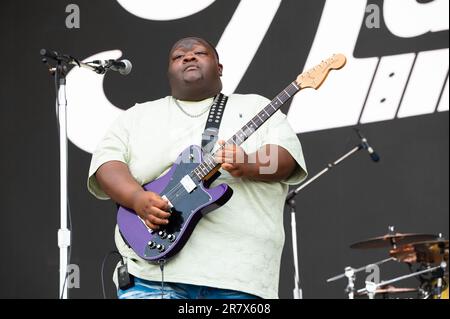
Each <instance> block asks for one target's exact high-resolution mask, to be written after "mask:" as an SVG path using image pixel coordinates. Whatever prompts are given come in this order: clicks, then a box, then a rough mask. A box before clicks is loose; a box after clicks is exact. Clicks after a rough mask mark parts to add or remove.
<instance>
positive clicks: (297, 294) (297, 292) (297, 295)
mask: <svg viewBox="0 0 450 319" xmlns="http://www.w3.org/2000/svg"><path fill="white" fill-rule="evenodd" d="M363 148H364V145H363V144H359V145H357V146H355V147H354V148H353V149H352V150H351V151H349V152H348V153H346V154H345V155H343V156H342V157H340V158H339V159H337V160H336V161H335V162H333V163H329V164H328V165H327V167H326V168H324V169H323V170H322V171H320V172H319V173H317V174H316V175H315V176H313V177H312V178H310V179H309V180H307V181H306V182H305V183H303V184H302V185H301V186H300V187H298V188H297V189H295V190H293V191H290V192H289V193H288V195H287V197H286V205H288V206H289V207H290V210H291V234H292V250H293V257H294V270H295V275H294V291H293V293H294V299H302V298H303V292H302V289H301V288H300V276H299V267H298V250H297V227H296V212H295V208H296V203H295V196H296V195H297V194H298V193H299V192H300V191H301V190H302V189H304V188H305V187H306V186H308V185H309V184H311V183H312V182H314V181H315V180H316V179H318V178H319V177H320V176H322V175H323V174H325V173H326V172H328V171H329V170H331V169H332V168H334V167H336V166H337V165H338V164H340V163H341V162H342V161H343V160H345V159H346V158H348V157H349V156H350V155H352V154H354V153H356V152H357V151H359V150H361V149H363Z"/></svg>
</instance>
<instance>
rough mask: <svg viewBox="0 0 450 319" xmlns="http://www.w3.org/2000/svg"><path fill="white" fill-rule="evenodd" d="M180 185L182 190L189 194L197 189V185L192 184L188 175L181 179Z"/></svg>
mask: <svg viewBox="0 0 450 319" xmlns="http://www.w3.org/2000/svg"><path fill="white" fill-rule="evenodd" d="M180 183H181V185H183V187H184V189H185V190H186V192H188V193H191V192H192V191H193V190H194V189H195V188H196V187H197V185H196V184H195V183H194V181H193V180H192V178H191V177H190V176H189V175H186V176H185V177H183V178H182V179H181V181H180Z"/></svg>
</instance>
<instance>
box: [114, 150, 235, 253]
mask: <svg viewBox="0 0 450 319" xmlns="http://www.w3.org/2000/svg"><path fill="white" fill-rule="evenodd" d="M203 160H204V157H203V154H202V150H201V148H200V147H199V146H195V145H194V146H190V147H188V148H186V149H185V150H184V151H183V152H182V153H181V154H180V155H179V156H178V158H177V160H176V161H175V163H174V164H173V166H172V167H171V168H170V170H169V171H168V172H167V173H166V174H164V175H163V176H161V177H160V178H158V179H156V180H154V181H152V182H150V183H148V184H145V185H144V186H143V187H144V189H145V190H147V191H151V192H154V193H157V194H159V195H160V196H161V197H164V198H167V199H168V200H169V202H170V203H171V205H173V207H172V208H171V217H170V218H169V224H167V225H165V226H163V227H161V228H160V229H159V230H158V231H152V230H151V229H150V228H148V227H147V226H146V225H145V224H144V222H143V221H142V219H140V218H139V217H138V215H137V214H136V212H134V211H133V210H131V209H128V208H125V207H122V206H121V207H119V210H118V214H117V224H118V226H119V229H120V233H121V234H122V236H123V238H124V239H125V241H126V242H127V243H128V245H129V246H130V247H131V248H132V249H133V250H134V251H135V252H136V253H137V254H138V255H139V256H140V257H141V258H143V259H145V260H148V261H152V262H157V261H159V260H161V259H168V258H170V257H172V256H173V255H175V254H176V253H177V252H178V251H180V249H181V248H182V247H183V246H184V244H186V242H187V240H188V239H189V237H190V235H191V233H192V231H193V230H194V228H195V226H196V225H197V223H198V221H199V220H200V219H201V217H203V216H204V215H205V214H207V213H209V212H211V211H212V210H214V209H216V208H218V207H220V206H222V205H223V204H225V203H226V202H227V201H228V200H229V199H230V198H231V195H232V192H233V191H232V189H231V188H230V187H229V186H228V185H226V184H220V185H218V186H216V187H213V188H208V187H207V186H208V185H209V184H211V183H212V181H213V180H214V179H215V178H217V176H216V177H215V178H214V177H212V178H210V179H208V183H205V182H204V181H203V177H204V176H206V175H205V170H206V169H207V167H208V168H210V169H212V168H213V167H214V166H217V164H216V163H214V161H213V159H212V157H211V155H208V158H207V161H205V162H203ZM202 162H203V163H202ZM200 163H202V164H200ZM206 163H209V166H207V165H206ZM216 174H218V173H216Z"/></svg>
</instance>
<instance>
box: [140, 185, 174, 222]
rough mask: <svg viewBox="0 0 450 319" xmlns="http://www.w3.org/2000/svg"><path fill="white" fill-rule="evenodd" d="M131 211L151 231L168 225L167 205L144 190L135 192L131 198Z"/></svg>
mask: <svg viewBox="0 0 450 319" xmlns="http://www.w3.org/2000/svg"><path fill="white" fill-rule="evenodd" d="M133 210H134V211H135V212H136V213H137V214H138V215H139V217H141V218H142V219H143V220H144V221H145V223H146V224H147V226H148V227H150V228H151V229H153V230H156V229H159V227H160V225H167V224H168V223H169V217H170V213H168V212H167V211H169V204H168V202H167V200H164V199H162V198H161V197H160V196H159V195H158V194H156V193H153V192H148V191H145V190H141V191H138V192H136V194H134V196H133Z"/></svg>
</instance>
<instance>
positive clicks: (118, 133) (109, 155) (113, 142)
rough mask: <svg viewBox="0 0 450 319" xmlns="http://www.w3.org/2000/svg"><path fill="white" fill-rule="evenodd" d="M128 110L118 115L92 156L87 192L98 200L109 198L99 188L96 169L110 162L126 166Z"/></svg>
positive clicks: (129, 124)
mask: <svg viewBox="0 0 450 319" xmlns="http://www.w3.org/2000/svg"><path fill="white" fill-rule="evenodd" d="M130 110H131V109H130ZM130 110H129V111H125V112H123V113H122V114H121V115H119V117H118V118H117V119H116V120H115V121H114V122H113V124H112V125H111V127H110V128H109V129H108V131H107V132H106V134H105V136H104V137H103V138H102V140H101V141H100V142H99V144H98V145H97V147H96V149H95V151H94V153H93V154H92V159H91V166H90V168H89V176H88V181H87V187H88V190H89V192H91V193H92V195H94V196H95V197H97V198H99V199H109V196H108V195H106V194H105V193H104V192H103V190H102V189H101V188H100V185H99V184H98V181H97V179H96V177H95V173H96V172H97V170H98V168H99V167H100V166H101V165H103V164H104V163H106V162H110V161H120V162H123V163H125V164H128V161H129V156H128V154H129V152H128V151H129V149H128V138H129V134H130V131H129V130H130V127H132V126H131V114H130V113H131V112H130Z"/></svg>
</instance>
